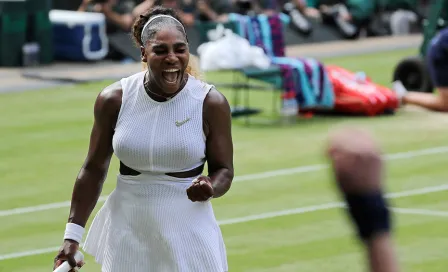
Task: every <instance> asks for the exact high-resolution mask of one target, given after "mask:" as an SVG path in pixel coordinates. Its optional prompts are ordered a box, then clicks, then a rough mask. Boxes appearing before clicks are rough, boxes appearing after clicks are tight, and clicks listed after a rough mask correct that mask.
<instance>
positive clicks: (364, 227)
mask: <svg viewBox="0 0 448 272" xmlns="http://www.w3.org/2000/svg"><path fill="white" fill-rule="evenodd" d="M327 151H328V152H327V155H328V157H329V158H330V160H331V162H332V169H333V176H334V178H335V180H336V185H337V188H338V190H339V191H340V194H341V196H342V198H343V199H344V200H345V203H346V204H347V208H348V209H347V214H348V215H349V217H350V219H351V221H352V223H353V225H354V226H355V228H356V229H357V233H358V237H359V239H360V241H361V242H362V243H363V246H364V248H365V249H366V253H367V259H368V263H369V267H370V271H371V272H398V271H399V267H398V261H397V257H396V255H395V249H394V243H393V241H392V237H391V236H392V233H391V231H392V224H391V218H390V212H389V207H388V204H387V202H386V201H385V199H384V196H383V188H382V187H383V185H382V182H383V162H382V159H381V152H380V150H379V148H378V146H377V145H376V143H375V142H374V140H373V139H372V138H371V136H370V135H369V134H368V133H366V132H364V131H361V130H357V129H352V128H346V129H342V130H338V131H336V132H333V133H332V134H331V135H330V137H329V145H328V150H327Z"/></svg>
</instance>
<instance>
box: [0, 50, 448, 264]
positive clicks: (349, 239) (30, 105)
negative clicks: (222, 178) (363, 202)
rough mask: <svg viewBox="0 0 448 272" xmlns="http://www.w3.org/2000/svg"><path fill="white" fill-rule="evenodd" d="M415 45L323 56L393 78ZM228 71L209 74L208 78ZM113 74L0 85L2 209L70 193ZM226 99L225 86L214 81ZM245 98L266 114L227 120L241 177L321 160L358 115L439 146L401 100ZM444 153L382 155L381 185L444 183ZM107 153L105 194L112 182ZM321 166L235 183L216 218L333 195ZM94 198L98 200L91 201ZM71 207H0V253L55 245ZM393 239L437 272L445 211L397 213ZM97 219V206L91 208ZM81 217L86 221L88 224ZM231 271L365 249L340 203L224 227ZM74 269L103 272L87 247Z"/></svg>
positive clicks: (383, 131) (420, 203)
mask: <svg viewBox="0 0 448 272" xmlns="http://www.w3.org/2000/svg"><path fill="white" fill-rule="evenodd" d="M415 52H416V50H407V51H401V52H398V51H394V52H387V53H381V54H373V55H366V56H354V57H346V58H338V59H329V60H326V61H325V62H326V63H333V64H337V65H341V66H343V67H346V68H348V69H350V70H363V71H365V72H366V73H367V74H368V75H369V76H371V77H372V78H373V80H375V81H376V82H378V83H381V84H384V85H386V86H388V85H389V82H390V79H391V75H392V71H393V68H394V67H395V64H396V63H397V62H398V61H399V60H400V59H401V58H403V57H405V56H408V55H412V54H415ZM230 78H231V75H230V74H225V73H212V74H208V77H207V79H208V80H210V81H218V80H219V81H226V80H227V81H228V80H230ZM108 83H109V82H101V83H95V84H87V85H77V86H73V87H61V88H56V89H49V90H42V91H39V92H25V93H9V94H3V95H0V105H1V107H0V109H1V111H0V112H1V114H0V131H1V133H0V141H1V143H2V144H1V145H0V171H1V173H2V176H1V182H0V210H8V209H13V208H18V207H26V206H33V205H39V204H47V203H53V202H60V201H66V200H69V199H70V196H71V191H72V187H73V182H74V179H75V176H76V175H77V172H78V171H79V168H80V166H81V164H82V162H83V160H84V157H85V155H86V151H87V145H88V138H89V133H90V129H91V124H92V109H93V103H94V99H95V97H96V95H97V93H98V92H99V91H100V90H101V89H102V88H103V87H104V86H105V85H106V84H108ZM221 91H222V92H223V93H224V94H225V95H226V96H228V98H229V100H230V101H232V100H231V97H232V93H231V92H230V91H229V90H225V89H223V90H221ZM251 97H252V101H251V103H252V105H254V106H255V107H260V108H263V109H265V111H266V113H264V114H262V115H260V116H257V117H254V118H253V119H252V124H251V125H250V126H245V125H244V120H235V121H234V122H233V138H234V146H235V171H236V175H237V176H241V175H245V174H251V173H259V172H264V171H270V170H277V169H284V168H291V167H297V166H305V165H312V164H319V163H325V162H326V161H325V158H324V156H323V150H324V147H325V141H326V137H327V135H328V131H329V130H331V129H332V128H333V127H335V126H343V125H354V126H360V127H364V128H366V129H368V130H370V131H371V132H372V133H373V134H374V135H375V137H376V138H377V139H378V141H379V142H380V143H381V145H382V146H383V148H384V150H385V152H387V153H393V152H404V151H409V150H418V149H423V148H431V147H438V146H445V145H448V144H447V140H446V139H447V138H448V131H447V122H448V121H447V118H446V117H445V116H444V115H442V114H435V113H429V112H425V111H416V110H413V109H403V110H400V111H399V112H398V113H397V114H396V115H395V116H388V117H376V118H342V117H315V118H313V119H310V120H307V119H303V120H300V121H299V122H298V123H297V124H294V125H279V124H274V125H267V124H265V121H266V119H267V118H268V117H269V114H270V112H269V111H270V106H271V102H270V99H271V93H269V92H262V91H255V92H251ZM446 165H448V158H447V156H446V154H433V155H427V156H420V157H414V158H409V159H401V160H394V161H390V162H388V167H387V181H388V182H387V190H388V191H390V192H398V191H404V190H412V189H419V188H424V187H430V186H437V185H442V184H446V174H447V171H446V168H445V167H446ZM117 169H118V164H117V161H116V160H115V159H114V161H113V163H112V166H111V169H110V173H109V176H108V179H107V181H106V184H105V186H104V190H103V195H106V194H108V193H110V192H111V191H112V190H113V188H114V186H115V175H116V173H117ZM447 199H448V193H447V192H437V193H431V194H427V195H420V196H413V197H406V198H400V199H394V200H392V204H393V206H395V207H401V208H413V209H417V208H418V209H428V210H438V211H448V200H447ZM337 200H338V197H337V195H336V194H335V192H334V188H333V185H332V183H331V179H330V175H329V172H328V171H327V170H322V171H315V172H308V173H301V174H291V175H283V176H278V177H274V178H269V179H259V180H252V181H245V182H237V183H235V184H234V185H233V186H232V189H231V191H230V192H229V193H228V194H227V195H226V196H225V197H223V198H221V199H217V200H215V201H214V209H215V213H216V216H217V218H218V219H219V220H225V219H231V218H236V217H242V216H248V215H256V214H260V213H266V212H275V211H281V210H288V209H293V208H299V207H304V206H310V205H318V204H322V203H327V202H332V201H337ZM100 206H101V205H100V204H99V205H97V208H96V210H95V211H97V210H98V208H99V207H100ZM67 215H68V208H61V209H53V210H48V211H41V212H35V213H28V214H20V215H12V216H5V217H0V222H1V224H0V255H4V254H9V253H15V252H22V251H28V250H35V249H41V248H48V247H54V246H59V245H60V244H61V238H62V235H63V230H64V224H65V221H66V218H67ZM394 218H395V220H394V222H395V226H396V231H395V239H396V242H397V248H398V252H399V254H400V263H401V266H402V267H403V270H402V271H411V272H414V271H415V272H417V271H425V272H428V271H430V272H445V271H446V267H448V258H447V256H446V252H448V234H447V232H446V230H448V218H447V217H436V216H426V215H406V214H395V217H394ZM91 219H93V216H92V218H91ZM91 219H90V220H89V223H90V222H91ZM222 231H223V234H224V238H225V242H226V246H227V250H228V258H229V265H230V271H257V272H261V271H280V272H281V271H288V272H290V271H334V272H337V271H341V272H342V271H365V269H364V266H365V265H364V262H363V260H364V259H363V257H364V255H363V252H362V248H361V247H360V245H359V243H358V241H357V240H356V239H355V238H354V236H353V231H352V228H351V225H350V223H349V222H348V221H347V220H346V216H345V214H344V213H343V212H342V211H341V210H338V209H332V210H325V211H316V212H309V213H304V214H296V215H288V216H282V217H276V218H271V219H264V220H256V221H251V222H246V223H239V224H233V225H225V226H222ZM54 255H55V253H47V254H40V255H34V256H29V257H21V258H15V259H8V260H3V261H0V271H14V272H26V271H33V272H34V271H37V272H39V271H42V272H43V271H50V269H51V267H52V260H53V258H54ZM87 261H88V264H87V265H86V266H85V267H84V268H83V270H82V271H85V272H89V271H100V268H99V266H98V265H97V264H95V262H94V260H93V259H92V258H91V257H90V256H88V257H87Z"/></svg>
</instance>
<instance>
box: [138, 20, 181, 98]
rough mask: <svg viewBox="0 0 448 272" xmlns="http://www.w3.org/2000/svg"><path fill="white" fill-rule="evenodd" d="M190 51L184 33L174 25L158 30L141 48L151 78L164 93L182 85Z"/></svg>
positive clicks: (175, 90) (176, 89) (171, 91)
mask: <svg viewBox="0 0 448 272" xmlns="http://www.w3.org/2000/svg"><path fill="white" fill-rule="evenodd" d="M189 58H190V52H189V48H188V44H187V40H186V37H185V34H184V33H182V32H181V31H179V30H178V29H177V28H175V27H172V26H170V27H168V26H167V27H166V28H162V29H161V30H159V31H158V32H157V33H156V34H155V35H154V37H153V38H152V39H150V40H148V41H147V43H146V45H145V48H142V60H143V61H144V62H147V63H148V71H149V73H150V75H151V76H152V80H154V82H155V83H156V84H157V86H158V87H159V88H160V89H161V91H163V92H164V93H166V94H174V93H176V92H177V91H178V90H179V89H180V88H181V85H182V82H183V78H184V73H185V69H187V66H188V61H189Z"/></svg>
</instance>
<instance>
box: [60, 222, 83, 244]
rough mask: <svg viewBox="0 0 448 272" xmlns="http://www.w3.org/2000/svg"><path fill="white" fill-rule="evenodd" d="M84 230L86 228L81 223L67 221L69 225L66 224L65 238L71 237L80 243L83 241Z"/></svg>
mask: <svg viewBox="0 0 448 272" xmlns="http://www.w3.org/2000/svg"><path fill="white" fill-rule="evenodd" d="M84 231H85V229H84V228H83V227H81V226H80V225H77V224H74V223H67V225H65V234H64V240H66V239H70V240H73V241H76V242H78V243H81V240H82V236H83V235H84Z"/></svg>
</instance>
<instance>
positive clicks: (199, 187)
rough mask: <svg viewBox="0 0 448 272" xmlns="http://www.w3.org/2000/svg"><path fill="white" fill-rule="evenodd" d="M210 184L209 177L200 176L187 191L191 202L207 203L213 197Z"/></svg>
mask: <svg viewBox="0 0 448 272" xmlns="http://www.w3.org/2000/svg"><path fill="white" fill-rule="evenodd" d="M213 194H214V192H213V187H212V182H211V179H210V178H209V177H206V176H200V177H198V178H197V179H195V180H194V181H193V183H192V184H191V186H190V187H188V189H187V196H188V199H190V200H191V201H193V202H196V201H207V200H209V199H210V198H212V197H213Z"/></svg>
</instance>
